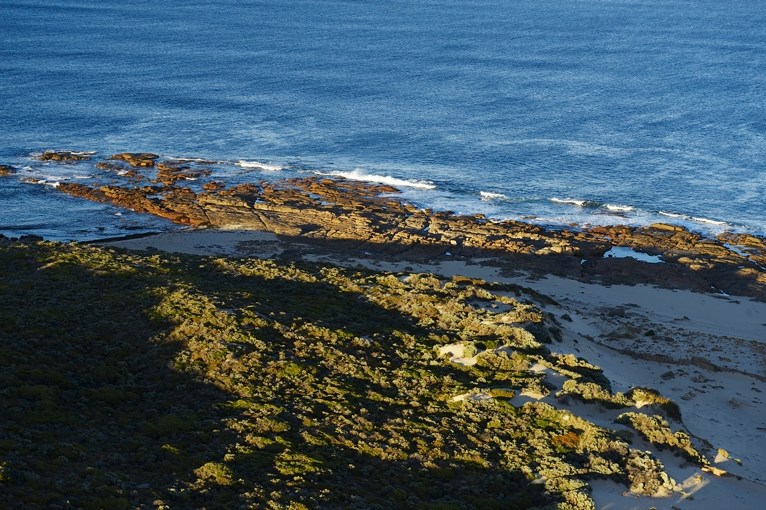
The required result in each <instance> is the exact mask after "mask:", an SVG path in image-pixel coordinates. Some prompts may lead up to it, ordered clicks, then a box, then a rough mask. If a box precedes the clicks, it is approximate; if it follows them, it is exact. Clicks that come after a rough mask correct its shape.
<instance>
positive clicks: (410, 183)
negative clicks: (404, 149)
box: [316, 169, 436, 189]
mask: <svg viewBox="0 0 766 510" xmlns="http://www.w3.org/2000/svg"><path fill="white" fill-rule="evenodd" d="M316 174H317V175H327V176H331V177H343V178H346V179H350V180H352V181H363V182H372V183H375V184H387V185H389V186H394V187H395V188H417V189H435V188H436V185H435V184H433V183H431V182H429V181H419V180H415V179H399V178H397V177H392V176H390V175H377V174H368V173H365V172H364V170H360V169H356V170H352V171H351V172H316Z"/></svg>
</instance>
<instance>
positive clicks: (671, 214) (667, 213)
mask: <svg viewBox="0 0 766 510" xmlns="http://www.w3.org/2000/svg"><path fill="white" fill-rule="evenodd" d="M660 215H661V216H667V217H668V218H685V217H686V216H684V215H683V214H677V213H671V212H665V211H660Z"/></svg>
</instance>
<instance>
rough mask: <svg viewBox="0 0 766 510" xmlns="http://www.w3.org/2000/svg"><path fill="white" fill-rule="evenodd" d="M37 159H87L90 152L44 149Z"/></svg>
mask: <svg viewBox="0 0 766 510" xmlns="http://www.w3.org/2000/svg"><path fill="white" fill-rule="evenodd" d="M38 159H39V160H40V161H87V160H89V159H90V154H85V153H83V152H72V151H45V152H43V153H42V154H41V155H40V156H39V157H38Z"/></svg>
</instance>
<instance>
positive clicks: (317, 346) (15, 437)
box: [0, 239, 691, 509]
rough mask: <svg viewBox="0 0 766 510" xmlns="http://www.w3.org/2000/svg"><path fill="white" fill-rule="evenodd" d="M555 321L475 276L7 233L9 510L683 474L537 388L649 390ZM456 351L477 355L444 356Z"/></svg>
mask: <svg viewBox="0 0 766 510" xmlns="http://www.w3.org/2000/svg"><path fill="white" fill-rule="evenodd" d="M548 321H549V319H548V318H546V317H545V315H544V314H543V313H542V312H541V311H540V310H539V309H538V308H537V307H535V306H534V304H533V301H532V300H530V299H527V298H525V297H524V295H523V294H519V293H518V292H515V293H511V292H509V291H508V290H507V289H504V288H502V287H499V286H497V285H493V284H490V283H485V282H482V281H477V280H469V279H466V278H455V279H452V280H444V279H441V278H438V277H435V276H433V275H422V274H414V275H402V274H386V273H375V272H363V271H353V270H345V269H339V268H337V267H332V266H321V265H311V264H297V263H287V262H280V261H274V260H252V259H247V260H238V259H237V260H235V259H220V258H205V257H192V256H174V255H158V254H135V253H128V252H120V251H114V250H108V249H102V248H97V247H92V246H81V245H74V244H70V245H65V244H54V243H46V242H26V243H25V242H12V241H9V240H2V239H0V406H2V409H3V416H2V419H1V420H0V507H4V508H85V509H98V508H110V509H119V508H137V507H138V508H202V507H206V508H249V507H256V508H272V509H279V508H292V509H299V508H390V507H402V508H441V509H449V508H455V509H457V508H489V509H491V508H503V509H507V508H519V509H521V508H524V509H526V508H593V507H594V505H593V502H592V499H591V497H590V492H589V488H588V481H589V480H592V479H594V478H610V479H612V480H615V481H617V482H619V483H622V484H624V485H625V486H626V488H627V489H630V490H632V491H633V492H635V493H640V494H658V493H661V492H662V490H663V489H668V488H672V481H670V480H669V478H668V477H667V475H666V474H665V473H664V471H663V466H662V464H661V463H660V462H659V461H658V460H656V459H655V458H653V457H652V456H651V454H650V453H647V452H646V451H639V450H636V449H632V448H631V446H630V444H629V443H628V442H627V439H629V434H625V432H626V431H625V430H622V431H620V432H617V431H615V430H610V429H606V428H603V427H599V426H596V425H595V424H593V423H590V422H588V421H587V420H585V419H583V418H581V417H578V416H576V415H575V414H573V413H572V412H570V411H567V410H564V409H558V408H556V407H554V405H553V404H552V403H546V402H542V401H535V400H532V399H522V400H519V399H520V397H518V395H521V394H524V393H532V392H535V393H539V394H542V395H546V394H549V393H550V390H551V388H549V387H548V386H549V385H548V383H547V382H546V381H545V380H544V374H543V373H542V372H540V371H539V370H536V371H533V370H531V369H530V367H532V366H533V365H536V364H539V365H542V366H544V367H546V369H550V370H553V371H556V372H558V373H559V374H561V375H564V376H565V377H566V378H567V381H566V382H565V383H564V386H563V390H562V391H563V392H565V393H569V394H573V395H577V396H579V397H580V398H583V399H586V400H592V399H595V400H597V401H598V402H601V403H603V404H605V405H612V406H624V405H628V404H629V403H630V402H631V401H630V397H631V396H624V395H621V394H617V395H614V394H612V393H611V390H610V388H609V385H608V381H606V379H605V378H604V377H603V375H602V374H601V373H600V370H599V369H598V367H595V366H593V365H590V364H589V363H587V362H586V361H585V360H581V359H578V358H575V357H573V356H565V355H560V354H556V353H554V352H551V349H553V348H555V337H556V334H553V343H548V342H551V336H550V335H548V334H547V333H544V332H554V333H556V332H558V331H559V330H558V328H557V326H556V325H555V324H552V323H549V322H548ZM541 332H542V333H541ZM542 336H544V337H545V338H541V337H542ZM455 343H461V344H462V345H464V346H465V347H464V350H466V352H468V351H470V352H469V354H470V355H471V356H476V363H474V364H461V363H457V362H454V361H452V359H451V357H450V356H442V355H440V347H444V346H446V345H450V344H455ZM659 398H660V397H659V396H658V395H654V396H653V399H654V400H653V401H656V402H659V403H660V404H662V403H663V402H661V401H660V400H658V399H659ZM550 402H553V403H555V400H554V399H553V398H551V400H550ZM634 414H635V413H629V414H624V415H623V418H622V421H623V422H624V423H626V424H629V425H630V426H632V427H633V428H635V429H636V430H637V431H638V432H639V433H640V434H641V435H642V436H644V437H646V438H647V439H649V440H650V441H653V440H654V439H653V438H654V435H653V432H652V431H653V430H660V429H661V430H662V431H664V432H667V431H666V430H665V429H666V427H665V425H667V423H666V422H664V421H663V420H662V418H661V417H653V415H652V416H647V417H645V418H640V417H637V416H634ZM641 416H644V415H641ZM667 430H669V429H667ZM670 434H671V435H672V437H673V438H675V439H674V440H672V441H671V440H667V437H670V436H668V434H667V433H663V434H661V435H662V437H661V438H660V439H659V440H658V441H660V442H661V443H662V444H666V445H667V446H669V447H671V448H677V449H680V451H682V452H684V453H686V452H689V453H690V454H691V450H689V444H688V442H687V441H686V440H685V437H684V436H683V435H679V434H680V433H675V435H673V434H672V433H670ZM673 441H674V442H673Z"/></svg>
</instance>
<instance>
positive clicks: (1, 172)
mask: <svg viewBox="0 0 766 510" xmlns="http://www.w3.org/2000/svg"><path fill="white" fill-rule="evenodd" d="M15 173H16V169H15V168H13V167H12V166H11V165H0V177H4V176H7V175H13V174H15Z"/></svg>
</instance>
